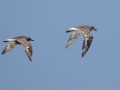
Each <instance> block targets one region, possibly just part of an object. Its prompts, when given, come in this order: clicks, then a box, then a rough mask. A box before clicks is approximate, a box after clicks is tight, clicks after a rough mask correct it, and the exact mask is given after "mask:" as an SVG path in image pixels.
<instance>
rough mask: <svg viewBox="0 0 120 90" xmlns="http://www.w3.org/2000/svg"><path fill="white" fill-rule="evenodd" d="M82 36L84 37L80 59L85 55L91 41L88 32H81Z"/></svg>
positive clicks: (91, 38) (91, 37)
mask: <svg viewBox="0 0 120 90" xmlns="http://www.w3.org/2000/svg"><path fill="white" fill-rule="evenodd" d="M82 35H83V36H84V40H83V46H82V50H83V52H82V57H84V55H85V54H86V53H87V51H88V49H89V48H90V45H91V43H92V40H93V36H92V35H91V34H90V32H88V31H83V32H82Z"/></svg>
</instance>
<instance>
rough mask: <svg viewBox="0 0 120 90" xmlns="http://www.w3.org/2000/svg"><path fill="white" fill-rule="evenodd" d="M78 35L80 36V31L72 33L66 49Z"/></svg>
mask: <svg viewBox="0 0 120 90" xmlns="http://www.w3.org/2000/svg"><path fill="white" fill-rule="evenodd" d="M79 35H80V31H79V30H76V31H73V32H72V35H71V36H70V38H69V40H68V43H67V45H66V48H68V47H69V46H70V45H71V44H72V43H73V42H74V41H75V40H76V39H77V38H78V36H79Z"/></svg>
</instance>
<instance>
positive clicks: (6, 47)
mask: <svg viewBox="0 0 120 90" xmlns="http://www.w3.org/2000/svg"><path fill="white" fill-rule="evenodd" d="M15 46H16V44H15V43H14V41H11V42H9V43H8V45H6V46H5V48H4V49H3V51H2V54H5V53H7V52H9V51H10V50H12V49H13V48H14V47H15Z"/></svg>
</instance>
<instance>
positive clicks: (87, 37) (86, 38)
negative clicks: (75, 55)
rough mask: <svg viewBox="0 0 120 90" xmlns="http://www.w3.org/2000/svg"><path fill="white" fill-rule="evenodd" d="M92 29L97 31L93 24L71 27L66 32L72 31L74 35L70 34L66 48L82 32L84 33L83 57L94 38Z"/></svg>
mask: <svg viewBox="0 0 120 90" xmlns="http://www.w3.org/2000/svg"><path fill="white" fill-rule="evenodd" d="M92 30H95V31H97V29H95V28H94V27H93V26H78V27H73V28H69V29H68V30H67V31H66V33H68V32H72V35H71V36H70V38H69V40H68V43H67V45H66V48H68V47H69V46H70V45H71V44H72V43H73V42H74V41H75V40H76V39H77V38H78V36H79V35H80V34H82V35H83V37H84V40H83V46H82V50H83V52H82V58H83V57H84V55H85V54H86V53H87V51H88V49H89V48H90V45H91V43H92V40H93V36H92V35H91V34H90V32H91V31H92Z"/></svg>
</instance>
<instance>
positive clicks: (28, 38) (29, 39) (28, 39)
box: [26, 36, 34, 41]
mask: <svg viewBox="0 0 120 90" xmlns="http://www.w3.org/2000/svg"><path fill="white" fill-rule="evenodd" d="M26 39H27V41H34V40H33V39H31V38H30V37H29V36H27V37H26Z"/></svg>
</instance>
